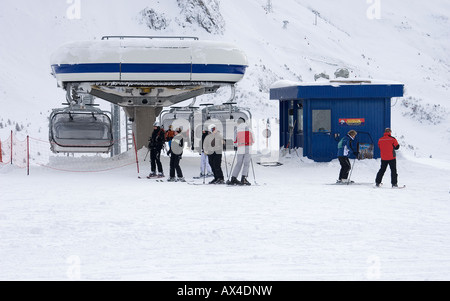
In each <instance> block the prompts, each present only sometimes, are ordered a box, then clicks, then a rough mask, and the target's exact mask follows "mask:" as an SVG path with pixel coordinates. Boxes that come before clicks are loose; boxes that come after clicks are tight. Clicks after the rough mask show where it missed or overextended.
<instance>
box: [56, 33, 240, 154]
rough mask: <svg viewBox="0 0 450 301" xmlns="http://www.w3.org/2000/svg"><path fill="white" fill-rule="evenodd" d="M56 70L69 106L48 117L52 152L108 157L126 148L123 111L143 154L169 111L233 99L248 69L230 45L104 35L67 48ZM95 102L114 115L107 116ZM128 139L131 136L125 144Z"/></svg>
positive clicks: (191, 39)
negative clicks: (204, 98) (217, 97)
mask: <svg viewBox="0 0 450 301" xmlns="http://www.w3.org/2000/svg"><path fill="white" fill-rule="evenodd" d="M51 65H52V70H53V75H54V76H55V77H56V80H57V82H58V86H59V87H60V88H62V89H64V90H65V91H66V103H64V105H65V106H66V107H65V108H57V109H54V111H53V112H52V115H51V116H50V126H49V140H50V142H51V144H52V150H53V151H54V152H68V153H76V152H79V153H84V152H93V153H99V152H103V153H107V152H110V151H111V148H113V146H117V144H118V143H119V141H120V139H119V138H120V126H119V123H120V121H119V119H118V116H120V111H119V108H123V110H124V111H125V114H126V116H127V132H128V122H131V128H132V133H133V139H134V140H135V145H136V147H137V148H138V149H140V148H142V147H143V146H146V145H147V143H148V138H149V137H150V135H151V132H152V130H153V123H154V122H155V120H156V118H157V117H158V116H159V115H160V113H161V112H162V110H163V108H165V107H170V106H172V105H174V104H177V103H179V102H182V101H185V100H188V99H195V97H197V96H201V95H204V94H211V93H216V92H217V90H218V89H219V88H221V87H224V86H225V87H228V86H229V87H231V88H232V91H233V93H232V95H234V85H235V83H236V82H238V81H239V80H241V79H242V77H243V76H244V74H245V70H246V68H247V65H248V63H247V57H246V56H245V54H244V53H243V52H242V51H241V50H240V49H239V48H238V47H236V46H235V45H233V44H230V43H225V42H219V41H200V40H199V39H198V38H196V37H151V36H106V37H103V38H102V39H101V40H96V41H81V42H70V43H67V44H65V45H62V46H61V47H60V48H59V49H57V50H56V51H55V52H54V54H53V55H52V58H51ZM96 98H100V99H102V100H105V101H107V102H110V103H111V104H112V107H114V108H115V109H114V110H113V109H112V110H111V112H103V111H101V110H100V109H99V108H96V106H98V104H95V103H94V100H95V99H96ZM231 102H232V101H229V102H228V103H231ZM224 110H225V111H227V110H230V108H229V106H228V107H227V108H225V109H224ZM118 112H119V113H118ZM117 129H119V130H117ZM128 140H129V137H128V133H127V144H128ZM113 150H114V148H113ZM118 153H119V150H115V151H113V154H118Z"/></svg>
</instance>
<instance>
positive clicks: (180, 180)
mask: <svg viewBox="0 0 450 301" xmlns="http://www.w3.org/2000/svg"><path fill="white" fill-rule="evenodd" d="M177 182H186V180H185V179H184V177H181V178H178V179H177Z"/></svg>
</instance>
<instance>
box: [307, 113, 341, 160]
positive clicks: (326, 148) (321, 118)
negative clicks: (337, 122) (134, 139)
mask: <svg viewBox="0 0 450 301" xmlns="http://www.w3.org/2000/svg"><path fill="white" fill-rule="evenodd" d="M331 130H332V129H331V110H312V141H311V142H312V143H311V144H312V145H311V150H312V157H313V158H312V159H313V160H314V161H316V162H328V161H331V160H332V159H333V158H334V157H335V152H336V149H335V145H334V143H333V141H334V140H333V137H332V135H331Z"/></svg>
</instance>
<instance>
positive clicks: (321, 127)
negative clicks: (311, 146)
mask: <svg viewBox="0 0 450 301" xmlns="http://www.w3.org/2000/svg"><path fill="white" fill-rule="evenodd" d="M312 130H313V133H328V132H331V110H313V111H312Z"/></svg>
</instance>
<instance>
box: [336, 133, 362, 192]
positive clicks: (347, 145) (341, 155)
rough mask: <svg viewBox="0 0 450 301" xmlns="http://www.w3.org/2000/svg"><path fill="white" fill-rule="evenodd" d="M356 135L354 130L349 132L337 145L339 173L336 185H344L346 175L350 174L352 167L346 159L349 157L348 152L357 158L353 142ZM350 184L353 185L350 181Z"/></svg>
mask: <svg viewBox="0 0 450 301" xmlns="http://www.w3.org/2000/svg"><path fill="white" fill-rule="evenodd" d="M356 135H357V133H356V131H355V130H350V131H349V132H348V133H347V135H346V136H345V137H343V138H342V139H341V140H340V141H339V143H338V153H337V156H338V159H339V163H340V164H341V169H340V171H339V179H338V180H337V181H336V183H339V184H341V183H345V180H347V179H348V173H349V172H350V169H352V165H351V164H350V160H349V159H348V156H349V155H350V152H352V153H353V154H354V155H355V156H358V151H357V150H356V148H355V147H354V145H353V144H354V143H353V142H354V140H355V137H356ZM350 183H353V181H351V182H350Z"/></svg>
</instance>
